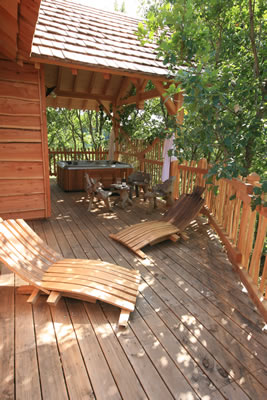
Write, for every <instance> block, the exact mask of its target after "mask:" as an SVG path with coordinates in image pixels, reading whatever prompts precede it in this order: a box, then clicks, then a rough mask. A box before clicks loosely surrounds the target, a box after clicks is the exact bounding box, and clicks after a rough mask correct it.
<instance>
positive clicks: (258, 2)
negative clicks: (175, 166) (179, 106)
mask: <svg viewBox="0 0 267 400" xmlns="http://www.w3.org/2000/svg"><path fill="white" fill-rule="evenodd" d="M143 3H144V9H145V14H146V22H145V23H144V24H140V26H139V34H140V37H141V38H142V40H149V39H152V37H153V39H154V40H156V42H157V45H158V55H159V56H160V57H163V59H164V63H165V64H166V66H168V68H169V70H170V76H172V77H173V78H174V79H173V84H172V85H171V86H170V87H169V88H168V89H167V88H166V92H167V93H168V94H169V95H170V96H173V94H174V93H177V92H179V91H183V93H184V109H185V118H184V123H183V125H182V126H178V125H177V123H176V122H174V123H173V129H175V130H176V133H177V140H176V144H177V149H178V150H177V155H178V157H180V158H183V159H184V158H186V159H190V158H195V159H198V158H201V157H206V158H207V159H208V160H209V161H210V162H211V163H212V164H213V168H212V169H211V172H210V178H211V177H212V175H214V174H216V176H217V177H218V178H220V177H227V178H231V177H234V176H238V175H243V176H246V175H247V174H248V173H249V172H251V171H252V170H254V171H255V172H258V173H259V174H262V175H263V173H264V171H266V161H265V162H264V159H265V160H266V157H265V156H266V144H267V143H266V135H265V131H264V120H263V115H264V114H263V113H264V96H266V85H265V81H264V78H265V76H264V50H265V47H264V44H265V42H266V37H265V35H266V32H265V26H264V16H265V17H266V11H265V8H264V2H263V0H228V1H225V0H170V1H168V0H157V1H156V0H155V1H154V2H151V1H144V2H143ZM151 3H152V5H151ZM264 13H265V14H264Z"/></svg>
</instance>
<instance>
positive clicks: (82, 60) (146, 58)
mask: <svg viewBox="0 0 267 400" xmlns="http://www.w3.org/2000/svg"><path fill="white" fill-rule="evenodd" d="M139 22H140V20H138V19H135V18H131V17H128V16H126V15H123V14H121V13H117V12H107V11H103V10H98V9H95V8H92V7H88V6H85V5H81V4H77V3H75V4H74V3H73V2H70V1H63V0H42V2H41V7H40V12H39V18H38V22H37V25H36V30H35V35H34V39H33V46H32V54H31V57H32V58H33V59H40V60H42V59H45V60H46V61H47V62H50V63H53V62H54V63H55V64H56V63H57V62H58V63H59V62H60V63H61V65H62V62H63V63H73V64H76V65H81V66H87V67H91V68H96V67H97V68H104V69H110V70H113V71H114V70H116V71H118V72H128V73H134V74H137V73H140V74H145V75H150V76H154V77H156V76H157V77H162V78H163V77H166V76H167V75H168V70H167V68H166V66H164V65H163V63H162V61H160V60H159V59H158V58H157V54H156V45H153V44H150V43H149V44H148V43H146V44H145V45H144V46H142V45H141V44H140V41H139V40H138V38H137V35H136V33H137V28H138V23H139Z"/></svg>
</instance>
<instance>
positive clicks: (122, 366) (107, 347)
mask: <svg viewBox="0 0 267 400" xmlns="http://www.w3.org/2000/svg"><path fill="white" fill-rule="evenodd" d="M85 308H86V312H87V314H88V316H89V318H90V321H91V324H92V326H93V328H94V331H95V333H96V336H97V339H98V341H99V344H100V346H101V348H102V351H103V353H104V355H105V358H106V360H107V362H108V364H109V367H110V368H111V370H112V373H113V376H114V379H115V381H116V383H117V386H118V388H119V390H120V393H121V395H122V398H123V399H125V400H126V399H127V400H136V399H147V395H146V393H145V392H144V390H143V388H142V386H141V383H140V381H139V380H138V377H137V376H136V375H135V373H134V371H133V369H132V366H131V365H130V364H129V362H128V359H127V357H126V355H125V353H124V352H123V350H122V348H121V346H120V344H119V342H118V339H117V338H116V336H115V335H114V334H113V332H112V328H111V326H110V324H109V323H108V322H107V320H106V318H105V316H104V314H103V312H102V311H101V309H100V306H99V305H98V304H89V305H88V304H86V305H85Z"/></svg>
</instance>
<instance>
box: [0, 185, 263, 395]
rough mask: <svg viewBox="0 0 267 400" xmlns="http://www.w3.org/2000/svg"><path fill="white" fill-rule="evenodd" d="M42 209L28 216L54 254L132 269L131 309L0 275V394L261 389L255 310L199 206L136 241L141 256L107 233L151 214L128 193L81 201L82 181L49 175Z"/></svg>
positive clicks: (240, 392) (260, 345)
mask: <svg viewBox="0 0 267 400" xmlns="http://www.w3.org/2000/svg"><path fill="white" fill-rule="evenodd" d="M51 194H52V216H51V217H50V218H48V219H46V220H34V221H29V223H30V225H31V226H32V227H33V229H34V230H35V231H36V232H37V233H38V234H39V235H40V236H41V237H42V238H43V239H44V240H45V241H46V242H47V243H48V244H49V245H50V246H51V247H52V248H54V249H55V250H56V251H58V252H60V253H62V255H63V256H64V257H70V258H92V259H101V260H104V261H108V262H112V263H115V264H118V265H122V266H125V267H127V268H129V269H132V268H134V269H138V270H139V271H140V273H141V275H142V282H141V285H140V293H139V296H138V299H137V304H136V309H135V311H134V313H132V315H131V318H130V322H129V324H128V327H127V328H117V321H118V315H119V309H117V308H115V307H113V306H109V305H104V304H102V303H96V304H89V303H85V302H82V301H77V300H72V299H64V300H63V299H61V300H60V302H59V304H58V305H57V307H49V306H48V305H47V303H46V301H45V297H44V296H42V297H41V298H40V299H39V300H38V302H37V303H36V304H35V305H33V306H32V305H30V304H28V303H26V299H27V297H26V296H24V295H19V294H18V293H17V290H16V289H15V287H16V286H19V285H20V284H21V283H22V282H21V281H19V279H18V278H17V277H14V275H13V274H10V272H9V271H7V270H6V269H5V268H4V267H3V268H2V273H1V276H0V285H1V303H0V319H1V324H0V332H1V338H2V345H1V347H0V348H1V351H0V353H1V363H0V382H1V385H0V398H1V399H13V398H17V399H25V398H29V396H30V398H34V399H39V398H40V399H41V398H42V399H49V400H50V399H68V398H70V399H75V400H76V399H105V400H107V399H119V398H122V399H127V400H129V399H133V400H136V399H145V398H148V399H153V400H155V399H163V398H164V399H172V398H175V399H183V400H189V399H198V398H201V399H205V400H208V399H210V400H214V399H253V400H255V399H263V398H265V397H266V394H267V385H266V374H267V370H266V361H267V352H266V347H267V338H266V333H265V332H264V331H263V327H264V321H263V319H262V317H261V316H260V314H259V313H258V311H257V309H256V307H255V306H254V304H253V303H252V301H251V300H250V298H249V297H248V295H247V293H246V291H245V289H244V287H243V285H242V284H241V283H240V281H239V279H238V277H237V275H236V274H235V272H234V271H233V267H232V265H231V264H230V262H229V261H228V258H227V255H226V253H225V252H224V251H223V248H222V246H221V244H220V242H219V240H218V238H217V237H216V236H215V234H214V231H213V230H212V229H211V227H210V226H209V225H208V224H207V223H206V220H205V218H204V217H199V218H198V220H197V221H193V223H192V224H191V226H190V227H189V228H188V230H187V232H186V233H187V234H188V236H189V237H190V240H186V241H183V240H180V241H178V242H176V243H173V242H170V241H165V242H163V243H161V244H158V245H155V246H153V247H150V248H146V249H145V252H146V254H147V255H148V257H147V259H145V260H141V259H139V258H138V257H136V256H135V255H134V254H133V253H132V252H130V251H129V250H127V249H126V248H125V247H123V246H121V245H120V244H118V243H117V242H115V241H113V240H111V239H110V238H109V234H110V233H114V232H116V231H118V230H120V229H122V228H123V227H125V226H128V225H130V224H133V223H137V222H141V221H146V220H149V219H155V218H156V217H159V216H160V215H161V214H162V212H163V210H162V209H161V208H159V209H157V210H154V211H153V213H152V214H151V213H148V206H147V205H146V204H145V203H144V202H143V201H142V200H139V199H135V200H134V206H133V207H128V208H127V209H125V210H122V209H120V208H119V207H115V208H114V212H107V211H106V209H105V208H101V206H99V207H96V208H95V209H94V211H93V212H91V213H88V212H87V204H86V203H85V202H84V201H83V199H84V193H82V192H72V193H66V192H63V191H62V190H61V189H60V188H59V187H58V186H57V185H56V184H55V181H54V179H52V180H51Z"/></svg>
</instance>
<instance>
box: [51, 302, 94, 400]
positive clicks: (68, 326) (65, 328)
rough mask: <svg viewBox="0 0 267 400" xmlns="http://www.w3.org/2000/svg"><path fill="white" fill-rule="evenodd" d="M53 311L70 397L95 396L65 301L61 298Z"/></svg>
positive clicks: (83, 397)
mask: <svg viewBox="0 0 267 400" xmlns="http://www.w3.org/2000/svg"><path fill="white" fill-rule="evenodd" d="M51 312H52V318H53V323H54V327H55V332H56V337H57V343H58V348H59V352H60V358H61V362H62V368H63V371H64V376H65V382H66V385H67V390H68V394H69V397H70V398H71V399H73V400H74V399H86V398H88V399H90V398H94V392H93V389H92V386H91V382H90V380H89V379H88V373H87V370H86V367H85V365H84V362H83V358H82V355H81V353H80V349H79V345H78V342H77V338H76V335H75V332H74V329H73V325H72V323H71V320H70V316H69V313H68V311H67V308H66V305H65V301H64V300H62V299H61V300H60V301H59V303H58V305H57V307H52V308H51Z"/></svg>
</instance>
